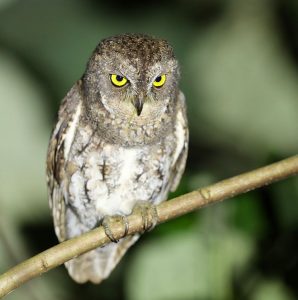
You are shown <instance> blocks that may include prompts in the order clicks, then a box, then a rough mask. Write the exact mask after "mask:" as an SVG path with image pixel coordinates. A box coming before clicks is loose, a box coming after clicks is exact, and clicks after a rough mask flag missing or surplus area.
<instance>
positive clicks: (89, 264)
mask: <svg viewBox="0 0 298 300" xmlns="http://www.w3.org/2000/svg"><path fill="white" fill-rule="evenodd" d="M138 238H139V235H134V236H129V237H126V238H124V239H122V240H120V241H119V242H118V243H117V244H115V243H111V244H108V245H106V246H104V247H102V248H97V249H95V250H92V251H90V252H87V253H85V254H82V255H80V256H78V257H76V258H73V259H72V260H70V261H68V262H66V263H65V266H66V268H67V270H68V273H69V275H70V276H71V277H72V279H73V280H75V281H76V282H78V283H85V282H87V281H91V282H92V283H96V284H98V283H100V282H101V281H102V280H104V279H106V278H107V277H109V275H110V274H111V272H112V271H113V269H114V268H115V267H116V265H117V264H118V262H119V261H120V259H121V258H122V256H123V255H124V254H125V252H126V251H127V249H128V248H129V247H130V246H132V245H133V244H134V243H135V242H136V241H137V240H138Z"/></svg>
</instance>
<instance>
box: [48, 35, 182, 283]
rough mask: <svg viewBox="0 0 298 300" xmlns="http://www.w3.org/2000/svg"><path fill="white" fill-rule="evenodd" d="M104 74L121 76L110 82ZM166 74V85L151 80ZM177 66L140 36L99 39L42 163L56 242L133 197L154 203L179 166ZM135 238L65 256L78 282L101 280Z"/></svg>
mask: <svg viewBox="0 0 298 300" xmlns="http://www.w3.org/2000/svg"><path fill="white" fill-rule="evenodd" d="M111 74H118V75H121V76H124V77H125V78H127V84H126V85H125V86H122V87H117V86H114V85H113V84H112V82H111ZM161 74H165V75H166V82H165V84H164V85H163V86H162V87H160V88H157V87H154V86H153V84H152V83H153V82H154V80H155V79H156V78H157V77H158V76H160V75H161ZM178 79H179V68H178V63H177V60H176V59H175V57H174V54H173V50H172V48H171V47H170V46H169V44H168V43H167V42H166V41H164V40H160V39H154V38H152V37H148V36H145V35H121V36H115V37H112V38H108V39H105V40H103V41H102V42H101V43H100V44H99V45H98V46H97V48H96V49H95V51H94V52H93V54H92V56H91V58H90V60H89V63H88V65H87V69H86V71H85V73H84V75H83V77H82V79H81V80H79V81H78V82H77V83H76V84H75V85H74V86H73V87H72V89H71V90H70V91H69V93H68V94H67V95H66V97H65V98H64V100H63V102H62V104H61V107H60V110H59V115H58V121H57V124H56V127H55V129H54V131H53V134H52V137H51V140H50V144H49V149H48V160H47V176H48V187H49V201H50V206H51V208H52V213H53V219H54V226H55V232H56V234H57V236H58V239H59V241H64V240H66V239H69V238H72V237H75V236H78V235H80V234H82V233H84V232H86V231H89V230H90V229H93V228H94V227H96V226H98V225H99V224H101V222H102V220H103V217H104V216H107V215H110V216H111V215H116V214H118V215H128V214H130V213H131V211H132V209H133V207H134V206H135V204H136V202H137V201H148V202H150V203H152V204H158V203H160V202H161V201H164V200H166V198H167V194H168V192H169V191H170V190H175V189H176V187H177V185H178V183H179V181H180V178H181V175H182V173H183V170H184V166H185V161H186V156H187V147H188V128H187V120H186V114H185V102H184V96H183V94H182V93H181V92H180V91H179V89H178ZM138 237H139V236H138V235H135V236H133V237H126V238H123V239H121V240H120V241H119V242H118V243H117V244H115V243H111V244H109V245H107V246H105V247H103V248H98V249H95V250H93V251H90V252H88V253H86V254H84V255H81V256H80V257H77V258H75V259H72V260H71V261H69V262H67V263H66V264H65V265H66V267H67V269H68V272H69V274H70V275H71V277H72V278H73V279H74V280H76V281H77V282H80V283H83V282H86V281H88V280H89V281H92V282H94V283H99V282H100V281H102V280H103V279H105V278H107V277H108V276H109V274H110V273H111V271H112V270H113V269H114V267H115V265H116V264H117V263H118V261H119V260H120V259H121V257H122V256H123V255H124V253H125V252H126V250H127V249H128V248H129V247H130V246H131V245H132V244H133V243H134V242H135V241H136V240H137V239H138Z"/></svg>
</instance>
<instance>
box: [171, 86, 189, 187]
mask: <svg viewBox="0 0 298 300" xmlns="http://www.w3.org/2000/svg"><path fill="white" fill-rule="evenodd" d="M177 100H178V103H177V105H178V108H177V116H176V123H175V137H176V149H175V152H174V156H173V157H174V159H173V164H172V171H171V172H172V173H171V174H172V175H171V178H170V191H171V192H173V191H175V190H176V188H177V186H178V184H179V182H180V179H181V177H182V174H183V172H184V169H185V164H186V158H187V153H188V139H189V137H188V124H187V117H186V104H185V97H184V95H183V93H182V92H181V91H180V92H179V95H178V99H177Z"/></svg>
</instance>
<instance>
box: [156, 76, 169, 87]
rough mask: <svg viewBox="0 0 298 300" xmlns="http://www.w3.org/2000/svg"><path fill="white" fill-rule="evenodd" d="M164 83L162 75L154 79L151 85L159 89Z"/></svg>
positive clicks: (164, 77)
mask: <svg viewBox="0 0 298 300" xmlns="http://www.w3.org/2000/svg"><path fill="white" fill-rule="evenodd" d="M165 82H166V75H165V74H162V75H159V76H157V77H156V78H155V80H154V81H153V85H154V86H155V87H157V88H160V87H162V86H163V85H164V84H165Z"/></svg>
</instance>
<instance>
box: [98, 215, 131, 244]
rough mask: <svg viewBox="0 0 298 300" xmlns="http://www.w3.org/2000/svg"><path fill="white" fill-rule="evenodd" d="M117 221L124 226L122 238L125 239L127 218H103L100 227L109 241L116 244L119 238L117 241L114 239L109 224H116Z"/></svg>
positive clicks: (127, 225) (127, 226) (127, 228)
mask: <svg viewBox="0 0 298 300" xmlns="http://www.w3.org/2000/svg"><path fill="white" fill-rule="evenodd" d="M119 221H120V222H122V223H123V225H124V233H123V237H125V236H126V235H127V233H128V230H129V224H128V221H127V218H126V217H125V216H105V217H104V218H103V220H102V226H103V228H104V231H105V234H106V235H107V237H108V238H109V239H110V241H111V242H113V243H118V241H119V240H120V238H119V239H116V238H115V236H114V234H113V232H112V230H111V224H112V223H118V222H119Z"/></svg>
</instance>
